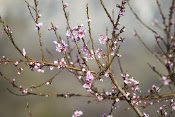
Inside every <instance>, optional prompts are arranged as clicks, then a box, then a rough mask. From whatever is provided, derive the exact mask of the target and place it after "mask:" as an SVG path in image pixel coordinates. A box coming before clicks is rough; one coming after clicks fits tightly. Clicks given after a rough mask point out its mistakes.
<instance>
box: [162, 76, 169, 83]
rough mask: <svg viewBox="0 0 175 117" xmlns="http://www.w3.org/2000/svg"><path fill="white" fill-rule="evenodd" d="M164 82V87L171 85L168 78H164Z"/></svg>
mask: <svg viewBox="0 0 175 117" xmlns="http://www.w3.org/2000/svg"><path fill="white" fill-rule="evenodd" d="M162 82H163V84H164V85H169V83H170V79H168V78H167V77H166V76H163V77H162Z"/></svg>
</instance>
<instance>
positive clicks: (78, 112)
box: [72, 110, 83, 117]
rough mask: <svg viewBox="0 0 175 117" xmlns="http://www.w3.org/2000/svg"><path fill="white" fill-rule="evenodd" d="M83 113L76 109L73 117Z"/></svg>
mask: <svg viewBox="0 0 175 117" xmlns="http://www.w3.org/2000/svg"><path fill="white" fill-rule="evenodd" d="M81 115H83V112H82V111H78V110H76V111H74V114H73V115H72V117H79V116H81Z"/></svg>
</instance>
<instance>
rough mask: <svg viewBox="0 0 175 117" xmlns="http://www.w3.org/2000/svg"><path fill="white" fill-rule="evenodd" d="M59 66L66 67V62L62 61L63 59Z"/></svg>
mask: <svg viewBox="0 0 175 117" xmlns="http://www.w3.org/2000/svg"><path fill="white" fill-rule="evenodd" d="M60 66H61V67H65V66H66V62H65V61H64V58H62V59H61V61H60Z"/></svg>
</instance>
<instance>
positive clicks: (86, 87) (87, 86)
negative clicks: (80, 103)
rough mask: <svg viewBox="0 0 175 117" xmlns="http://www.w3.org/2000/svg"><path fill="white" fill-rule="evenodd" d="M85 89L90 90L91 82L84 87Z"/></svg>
mask: <svg viewBox="0 0 175 117" xmlns="http://www.w3.org/2000/svg"><path fill="white" fill-rule="evenodd" d="M83 87H84V88H85V89H90V88H91V82H87V83H85V84H84V85H83Z"/></svg>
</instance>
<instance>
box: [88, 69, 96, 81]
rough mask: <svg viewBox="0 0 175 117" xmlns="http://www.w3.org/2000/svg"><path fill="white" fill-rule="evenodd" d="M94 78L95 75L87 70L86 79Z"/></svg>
mask: <svg viewBox="0 0 175 117" xmlns="http://www.w3.org/2000/svg"><path fill="white" fill-rule="evenodd" d="M93 79H94V76H93V75H92V74H91V72H90V71H87V73H86V80H87V81H92V80H93Z"/></svg>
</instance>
